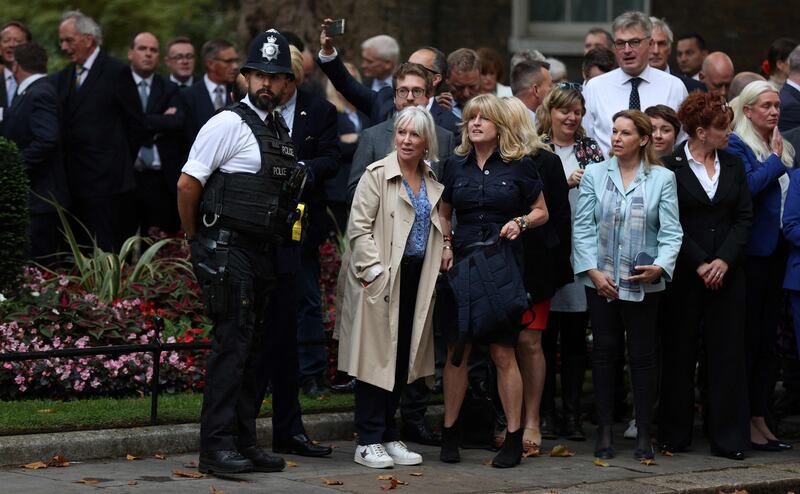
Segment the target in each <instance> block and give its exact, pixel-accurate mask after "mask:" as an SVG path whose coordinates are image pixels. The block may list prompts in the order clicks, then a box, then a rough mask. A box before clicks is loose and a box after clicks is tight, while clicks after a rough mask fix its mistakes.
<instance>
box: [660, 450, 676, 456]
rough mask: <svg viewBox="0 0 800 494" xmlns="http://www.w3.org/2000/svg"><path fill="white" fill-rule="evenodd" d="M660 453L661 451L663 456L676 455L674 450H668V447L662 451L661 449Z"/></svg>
mask: <svg viewBox="0 0 800 494" xmlns="http://www.w3.org/2000/svg"><path fill="white" fill-rule="evenodd" d="M659 453H661V455H662V456H675V455H674V454H673V453H672V451H670V450H668V449H662V450H661V451H659Z"/></svg>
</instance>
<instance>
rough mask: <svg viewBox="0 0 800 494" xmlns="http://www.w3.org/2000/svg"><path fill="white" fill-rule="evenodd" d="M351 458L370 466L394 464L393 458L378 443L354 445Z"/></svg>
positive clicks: (390, 466) (377, 466)
mask: <svg viewBox="0 0 800 494" xmlns="http://www.w3.org/2000/svg"><path fill="white" fill-rule="evenodd" d="M353 460H355V462H356V463H360V464H361V465H364V466H365V467H370V468H392V467H393V466H394V460H392V457H391V456H389V454H388V453H387V452H386V450H385V449H383V445H382V444H380V443H376V444H368V445H366V446H361V445H358V446H356V452H355V454H354V455H353Z"/></svg>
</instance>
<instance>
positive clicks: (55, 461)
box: [47, 455, 69, 468]
mask: <svg viewBox="0 0 800 494" xmlns="http://www.w3.org/2000/svg"><path fill="white" fill-rule="evenodd" d="M47 466H48V467H57V468H63V467H68V466H69V462H68V461H67V459H66V458H64V455H55V456H54V457H52V458H50V461H48V462H47Z"/></svg>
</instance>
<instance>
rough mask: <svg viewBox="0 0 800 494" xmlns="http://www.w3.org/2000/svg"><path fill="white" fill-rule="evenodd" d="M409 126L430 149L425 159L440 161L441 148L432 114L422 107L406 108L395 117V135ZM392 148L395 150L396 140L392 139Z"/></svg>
mask: <svg viewBox="0 0 800 494" xmlns="http://www.w3.org/2000/svg"><path fill="white" fill-rule="evenodd" d="M409 124H411V128H412V129H414V132H416V133H417V134H419V135H420V137H422V138H423V139H424V140H425V145H426V146H427V148H428V149H427V150H426V152H425V159H427V160H430V161H438V159H439V157H438V153H439V146H438V143H437V139H436V125H434V123H433V117H432V116H431V114H430V112H429V111H428V110H426V109H425V108H422V107H421V106H409V107H408V108H404V109H403V111H401V112H400V113H398V114H397V116H395V117H394V131H395V133H397V131H398V130H400V129H402V128H404V127H405V126H406V125H409ZM392 148H393V149H394V148H395V143H394V139H392Z"/></svg>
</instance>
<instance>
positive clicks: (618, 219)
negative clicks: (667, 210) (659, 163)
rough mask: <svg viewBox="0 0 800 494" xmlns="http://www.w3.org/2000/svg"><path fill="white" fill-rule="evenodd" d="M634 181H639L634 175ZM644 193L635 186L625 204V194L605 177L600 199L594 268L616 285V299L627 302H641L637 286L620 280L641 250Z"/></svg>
mask: <svg viewBox="0 0 800 494" xmlns="http://www.w3.org/2000/svg"><path fill="white" fill-rule="evenodd" d="M634 180H639V178H638V176H637V178H635V179H634ZM634 183H635V182H634ZM644 190H645V186H644V184H639V186H638V187H636V189H635V190H634V191H633V192H632V193H631V194H629V200H628V201H626V200H625V194H622V193H621V192H620V191H619V190H618V189H617V186H616V185H614V181H613V180H611V177H610V176H609V177H608V178H607V179H606V186H605V192H604V193H603V197H602V199H601V200H600V218H601V222H600V245H599V246H598V252H597V257H598V259H597V268H598V269H599V270H600V271H602V272H603V273H605V274H607V275H608V276H610V277H611V279H613V280H614V281H615V282H616V283H617V289H618V291H619V298H620V300H627V301H631V302H640V301H642V300H643V299H644V290H643V289H642V286H641V284H640V283H638V282H631V281H628V280H626V279H624V278H627V277H628V276H630V272H631V268H632V267H633V261H634V259H635V258H636V254H638V253H639V252H641V251H642V250H643V249H644V236H645V229H646V225H647V209H646V207H645V197H644ZM617 255H619V260H617Z"/></svg>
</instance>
